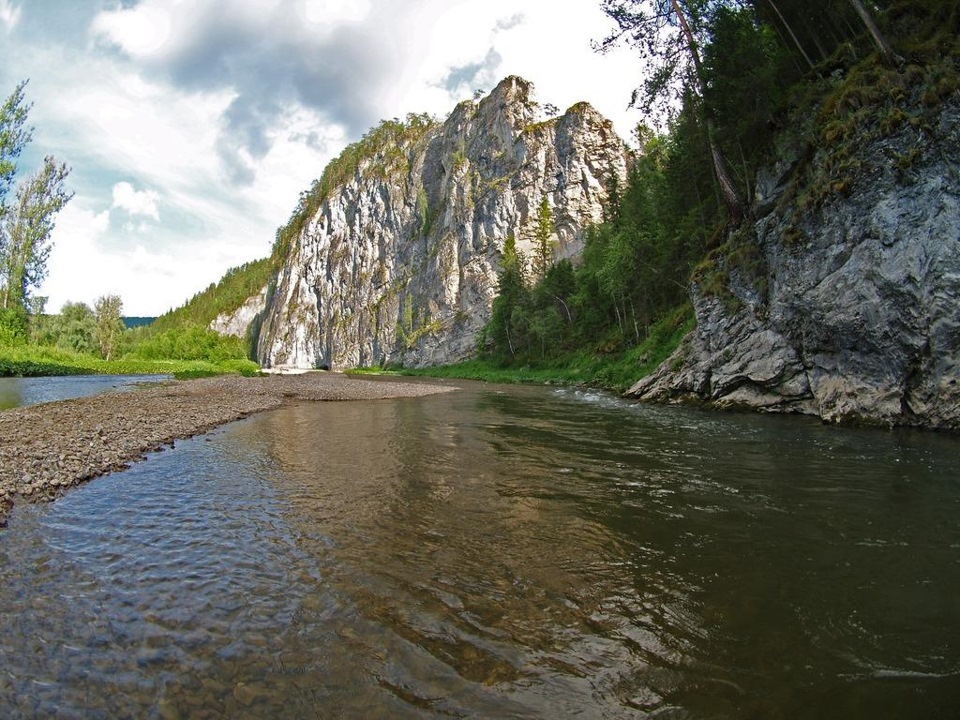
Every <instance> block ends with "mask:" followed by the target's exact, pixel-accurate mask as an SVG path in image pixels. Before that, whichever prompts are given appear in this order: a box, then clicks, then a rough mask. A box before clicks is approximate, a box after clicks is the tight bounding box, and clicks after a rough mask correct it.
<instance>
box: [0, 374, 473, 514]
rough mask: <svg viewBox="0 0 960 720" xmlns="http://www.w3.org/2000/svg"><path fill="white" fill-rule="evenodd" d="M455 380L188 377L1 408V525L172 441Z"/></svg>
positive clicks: (422, 391) (434, 389) (412, 393)
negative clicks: (316, 405) (263, 417)
mask: <svg viewBox="0 0 960 720" xmlns="http://www.w3.org/2000/svg"><path fill="white" fill-rule="evenodd" d="M453 389H454V388H451V387H448V386H442V385H430V384H422V383H403V382H384V381H381V380H368V379H360V378H352V377H347V376H344V375H339V374H335V373H305V374H302V375H273V376H267V377H256V378H244V377H237V376H222V377H214V378H203V379H200V380H184V381H173V382H170V383H164V384H162V385H152V386H145V387H142V388H138V389H136V390H133V391H128V392H111V393H105V394H102V395H94V396H92V397H85V398H78V399H74V400H62V401H59V402H52V403H45V404H42V405H32V406H29V407H22V408H15V409H12V410H5V411H2V412H0V527H3V526H4V525H5V524H6V516H7V514H8V513H9V511H10V509H11V508H12V507H13V505H14V503H15V502H43V501H48V500H54V499H56V498H57V497H59V496H60V495H61V494H62V493H63V491H64V490H65V489H67V488H69V487H72V486H74V485H78V484H80V483H82V482H84V481H86V480H90V479H92V478H95V477H98V476H100V475H105V474H106V473H109V472H112V471H114V470H122V469H125V468H127V467H129V464H130V463H131V462H134V461H136V460H140V459H143V458H144V456H145V454H146V453H148V452H154V451H157V450H161V449H163V448H164V447H165V446H169V445H172V444H173V442H174V441H175V440H179V439H183V438H188V437H192V436H194V435H199V434H201V433H205V432H208V431H210V430H212V429H213V428H215V427H217V426H219V425H223V424H224V423H228V422H231V421H233V420H239V419H240V418H244V417H247V416H248V415H251V414H253V413H257V412H262V411H264V410H273V409H275V408H278V407H280V406H281V405H284V404H285V403H289V402H300V401H320V400H380V399H387V398H402V397H420V396H423V395H432V394H435V393H440V392H447V391H450V390H453Z"/></svg>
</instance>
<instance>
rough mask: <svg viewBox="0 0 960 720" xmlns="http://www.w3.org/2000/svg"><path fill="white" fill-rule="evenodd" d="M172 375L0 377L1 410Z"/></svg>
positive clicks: (125, 387)
mask: <svg viewBox="0 0 960 720" xmlns="http://www.w3.org/2000/svg"><path fill="white" fill-rule="evenodd" d="M172 379H173V376H172V375H57V376H53V377H26V378H21V377H0V410H7V409H8V408H15V407H22V406H24V405H37V404H39V403H45V402H53V401H55V400H69V399H71V398H79V397H87V396H89V395H99V394H100V393H104V392H110V391H112V390H129V389H132V388H134V387H136V386H137V385H139V384H141V383H152V382H161V381H163V380H172Z"/></svg>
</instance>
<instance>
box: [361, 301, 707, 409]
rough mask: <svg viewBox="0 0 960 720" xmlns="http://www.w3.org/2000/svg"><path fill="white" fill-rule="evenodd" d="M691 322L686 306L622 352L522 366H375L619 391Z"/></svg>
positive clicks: (665, 353)
mask: <svg viewBox="0 0 960 720" xmlns="http://www.w3.org/2000/svg"><path fill="white" fill-rule="evenodd" d="M693 326H694V323H693V312H692V309H691V308H690V306H689V305H685V306H682V307H680V308H678V309H677V310H676V311H675V312H673V313H670V314H669V315H667V316H666V317H665V318H664V319H663V320H662V321H661V322H660V323H657V324H656V325H654V326H653V327H651V328H650V333H649V335H648V336H647V338H646V339H645V340H644V342H643V343H641V344H640V345H637V346H635V347H632V348H630V349H628V350H625V351H623V352H616V353H608V354H597V353H594V352H590V351H585V350H570V351H568V352H566V353H564V354H561V355H558V356H556V357H554V358H552V359H551V360H549V361H547V362H541V363H529V364H523V365H516V364H513V365H503V364H501V363H498V362H495V361H493V360H491V359H489V358H478V359H474V360H468V361H466V362H463V363H458V364H456V365H445V366H441V367H431V368H422V369H416V368H388V369H386V370H384V369H379V371H380V372H386V373H389V374H398V375H413V376H428V377H445V378H463V379H467V380H482V381H485V382H500V383H546V384H562V385H593V386H597V387H603V388H606V389H609V390H615V391H618V392H623V391H625V390H627V389H628V388H629V387H630V386H631V385H632V384H633V383H634V382H636V380H637V378H639V377H642V376H643V375H645V374H647V373H649V372H651V371H653V370H654V369H655V368H656V367H657V366H658V365H660V363H662V362H663V361H664V360H666V359H667V358H668V357H669V356H670V355H671V354H672V353H673V352H674V351H675V350H676V349H677V347H678V346H679V344H680V341H681V340H682V339H683V338H684V337H685V336H686V335H687V333H689V332H690V331H691V330H692V329H693Z"/></svg>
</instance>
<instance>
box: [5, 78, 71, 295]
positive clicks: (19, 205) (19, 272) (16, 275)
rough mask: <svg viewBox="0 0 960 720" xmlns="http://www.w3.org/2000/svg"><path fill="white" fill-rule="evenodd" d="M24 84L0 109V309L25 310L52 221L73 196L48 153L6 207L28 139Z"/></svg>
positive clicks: (43, 266)
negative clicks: (18, 161) (17, 308)
mask: <svg viewBox="0 0 960 720" xmlns="http://www.w3.org/2000/svg"><path fill="white" fill-rule="evenodd" d="M25 86H26V81H24V82H21V83H20V84H19V85H18V86H17V87H16V89H15V90H14V91H13V93H12V94H11V95H10V97H9V98H8V99H7V101H6V102H5V103H4V104H3V106H2V107H0V306H2V307H3V308H7V309H9V308H12V307H21V308H23V309H25V310H29V309H30V308H31V302H30V295H31V292H32V291H33V290H34V289H35V288H37V287H39V285H40V284H41V283H42V282H43V280H44V278H45V277H46V273H47V260H48V259H49V257H50V251H51V249H52V245H51V244H50V234H51V233H52V232H53V228H54V219H55V217H56V214H57V213H58V212H60V210H62V209H63V207H64V206H65V205H66V204H67V202H69V200H70V198H71V197H72V196H73V194H72V193H68V192H67V190H66V188H65V187H64V183H65V182H66V179H67V175H69V173H70V170H69V168H67V166H66V165H64V164H63V163H58V162H57V160H56V159H55V158H54V157H52V156H49V155H48V156H47V157H45V158H44V160H43V166H42V167H41V169H40V170H38V171H37V172H36V173H34V174H33V175H31V176H30V177H28V178H27V179H26V180H25V181H23V182H21V183H20V185H19V186H18V187H17V191H16V198H15V202H14V204H13V205H12V206H9V205H8V204H7V194H8V193H9V191H10V189H11V188H12V187H13V183H14V180H15V177H16V174H17V170H18V167H17V163H16V160H17V158H19V156H20V155H21V153H22V152H23V150H24V149H25V147H26V145H27V144H28V143H29V142H30V140H31V139H32V136H33V129H32V128H29V127H27V125H26V122H27V116H28V114H29V111H30V106H29V105H27V104H25V99H24V88H25Z"/></svg>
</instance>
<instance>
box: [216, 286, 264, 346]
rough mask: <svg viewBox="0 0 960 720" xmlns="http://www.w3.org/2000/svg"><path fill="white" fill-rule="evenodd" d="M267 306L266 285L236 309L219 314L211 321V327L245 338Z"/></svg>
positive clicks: (218, 331)
mask: <svg viewBox="0 0 960 720" xmlns="http://www.w3.org/2000/svg"><path fill="white" fill-rule="evenodd" d="M266 306H267V288H266V287H264V288H263V289H262V290H261V291H260V292H259V294H257V295H254V296H253V297H249V298H247V299H246V300H245V301H244V303H243V304H242V305H241V306H240V307H238V308H237V309H236V310H233V311H232V312H225V313H220V314H219V315H217V317H215V318H214V319H213V321H212V322H211V323H210V329H211V330H213V331H214V332H215V333H220V334H221V335H233V336H234V337H238V338H245V337H246V336H247V332H248V331H249V329H250V326H251V325H253V324H255V323H256V322H257V319H258V318H259V317H260V314H261V313H262V312H263V310H264V308H265V307H266Z"/></svg>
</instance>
